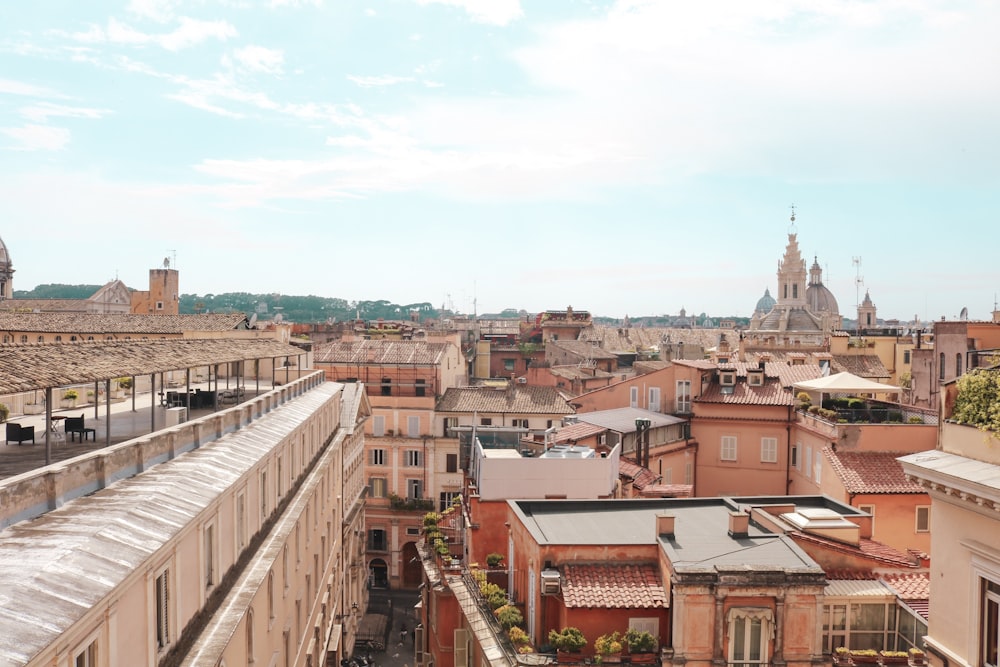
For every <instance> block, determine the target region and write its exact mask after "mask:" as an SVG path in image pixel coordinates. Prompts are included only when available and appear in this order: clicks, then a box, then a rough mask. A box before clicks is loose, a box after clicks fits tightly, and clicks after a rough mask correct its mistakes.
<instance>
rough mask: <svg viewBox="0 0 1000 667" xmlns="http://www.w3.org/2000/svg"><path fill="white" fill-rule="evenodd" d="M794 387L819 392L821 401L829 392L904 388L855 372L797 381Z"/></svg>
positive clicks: (893, 391) (888, 391)
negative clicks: (869, 378)
mask: <svg viewBox="0 0 1000 667" xmlns="http://www.w3.org/2000/svg"><path fill="white" fill-rule="evenodd" d="M792 388H794V389H796V390H800V391H805V392H808V393H810V394H819V396H820V402H822V398H823V395H829V394H871V395H875V394H898V393H900V392H902V391H903V390H902V389H901V388H900V387H896V386H894V385H891V384H882V383H881V382H875V381H873V380H868V379H866V378H863V377H859V376H857V375H854V374H853V373H846V372H845V373H835V374H833V375H828V376H826V377H821V378H816V379H814V380H805V381H803V382H796V383H795V384H793V385H792Z"/></svg>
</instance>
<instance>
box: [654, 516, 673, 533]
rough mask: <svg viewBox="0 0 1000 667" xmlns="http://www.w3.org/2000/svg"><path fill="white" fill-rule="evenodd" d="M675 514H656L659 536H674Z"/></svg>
mask: <svg viewBox="0 0 1000 667" xmlns="http://www.w3.org/2000/svg"><path fill="white" fill-rule="evenodd" d="M674 518H675V517H674V515H673V514H666V513H664V514H657V515H656V536H657V537H673V536H674Z"/></svg>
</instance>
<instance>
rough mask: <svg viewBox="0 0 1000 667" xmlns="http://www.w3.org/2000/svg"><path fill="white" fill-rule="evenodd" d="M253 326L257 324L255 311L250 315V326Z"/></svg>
mask: <svg viewBox="0 0 1000 667" xmlns="http://www.w3.org/2000/svg"><path fill="white" fill-rule="evenodd" d="M255 326H257V313H254V314H253V315H251V316H250V328H251V329H253V328H254V327H255Z"/></svg>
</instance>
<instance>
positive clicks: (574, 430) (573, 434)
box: [553, 422, 608, 444]
mask: <svg viewBox="0 0 1000 667" xmlns="http://www.w3.org/2000/svg"><path fill="white" fill-rule="evenodd" d="M607 430H608V429H606V428H604V427H603V426H597V425H595V424H587V423H584V422H579V423H577V424H570V425H569V426H563V427H562V428H561V429H559V430H558V431H556V432H555V436H554V438H553V442H554V443H555V444H564V443H567V442H575V441H577V440H582V439H583V438H589V437H591V436H593V435H597V434H598V433H604V432H605V431H607Z"/></svg>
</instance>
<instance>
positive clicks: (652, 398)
mask: <svg viewBox="0 0 1000 667" xmlns="http://www.w3.org/2000/svg"><path fill="white" fill-rule="evenodd" d="M648 410H649V411H650V412H660V388H659V387H650V388H649V407H648Z"/></svg>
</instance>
